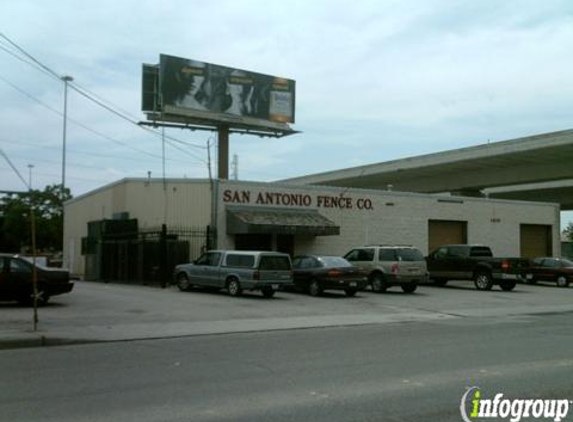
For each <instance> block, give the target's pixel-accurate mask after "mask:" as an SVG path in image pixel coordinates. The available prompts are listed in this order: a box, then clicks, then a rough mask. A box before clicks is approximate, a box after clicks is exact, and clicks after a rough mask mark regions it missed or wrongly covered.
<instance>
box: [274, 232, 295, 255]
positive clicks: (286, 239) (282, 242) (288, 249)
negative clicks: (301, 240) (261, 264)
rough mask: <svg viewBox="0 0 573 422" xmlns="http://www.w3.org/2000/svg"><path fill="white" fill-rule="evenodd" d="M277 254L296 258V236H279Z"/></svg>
mask: <svg viewBox="0 0 573 422" xmlns="http://www.w3.org/2000/svg"><path fill="white" fill-rule="evenodd" d="M277 252H283V253H288V254H289V255H290V256H291V257H293V256H294V236H293V235H292V234H277Z"/></svg>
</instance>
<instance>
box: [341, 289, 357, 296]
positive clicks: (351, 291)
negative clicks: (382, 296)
mask: <svg viewBox="0 0 573 422" xmlns="http://www.w3.org/2000/svg"><path fill="white" fill-rule="evenodd" d="M356 292H357V290H356V289H346V290H344V293H346V296H348V297H352V296H356Z"/></svg>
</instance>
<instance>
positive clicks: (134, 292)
mask: <svg viewBox="0 0 573 422" xmlns="http://www.w3.org/2000/svg"><path fill="white" fill-rule="evenodd" d="M572 298H573V288H557V287H555V286H554V285H552V284H539V285H535V286H531V285H519V286H518V287H517V288H516V289H515V291H513V292H504V291H501V290H499V289H497V288H494V290H492V291H489V292H487V291H486V292H482V291H476V290H475V289H474V286H473V283H469V282H451V284H448V286H447V287H433V286H421V287H420V288H419V289H418V291H417V292H416V293H415V294H404V293H402V291H401V290H400V289H397V288H394V289H391V290H389V291H388V292H387V293H384V294H376V293H373V292H370V291H362V292H359V293H358V294H357V296H356V297H352V298H348V297H346V296H345V295H344V293H326V294H325V295H324V296H323V297H318V298H316V297H310V296H308V295H305V294H301V293H291V292H279V293H277V295H276V296H275V297H274V298H272V299H266V298H263V297H262V296H261V295H260V294H258V293H255V294H248V293H247V294H245V295H244V296H242V297H238V298H233V297H229V296H228V294H227V293H226V292H223V291H222V292H213V291H204V290H197V291H193V292H180V291H179V290H178V289H177V288H176V287H168V288H166V289H161V288H158V287H150V286H141V285H125V284H104V283H99V282H86V281H79V282H77V283H76V286H75V288H74V291H73V292H72V293H71V294H68V295H63V296H58V297H54V298H52V301H51V302H50V303H49V304H48V305H47V306H45V307H41V308H40V309H39V325H38V330H37V331H36V332H34V331H33V330H32V328H33V324H32V310H31V308H27V307H22V306H19V305H17V304H14V303H2V304H0V318H1V319H2V321H3V324H2V328H1V329H0V347H4V348H7V347H24V346H36V345H42V344H44V345H54V344H67V343H82V342H97V341H122V340H132V339H151V338H168V337H181V336H189V335H204V334H222V333H231V332H249V331H265V330H279V329H296V328H312V327H332V326H344V325H367V324H384V323H400V322H413V321H445V320H455V319H459V318H482V317H488V318H492V321H495V318H513V317H519V316H523V315H530V314H544V313H561V312H572V311H573V300H572Z"/></svg>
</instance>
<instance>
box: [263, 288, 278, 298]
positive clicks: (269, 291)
mask: <svg viewBox="0 0 573 422" xmlns="http://www.w3.org/2000/svg"><path fill="white" fill-rule="evenodd" d="M262 292H263V296H264V297H268V298H271V297H273V296H274V295H275V291H274V290H273V289H263V290H262Z"/></svg>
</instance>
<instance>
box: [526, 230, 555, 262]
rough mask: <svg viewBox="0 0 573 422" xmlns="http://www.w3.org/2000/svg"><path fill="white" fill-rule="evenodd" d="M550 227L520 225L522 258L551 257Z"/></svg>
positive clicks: (551, 240)
mask: <svg viewBox="0 0 573 422" xmlns="http://www.w3.org/2000/svg"><path fill="white" fill-rule="evenodd" d="M551 231H552V228H551V226H547V225H542V224H522V225H521V226H520V237H519V238H520V250H521V257H522V258H535V257H537V256H552V255H553V247H552V246H553V239H552V236H551Z"/></svg>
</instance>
